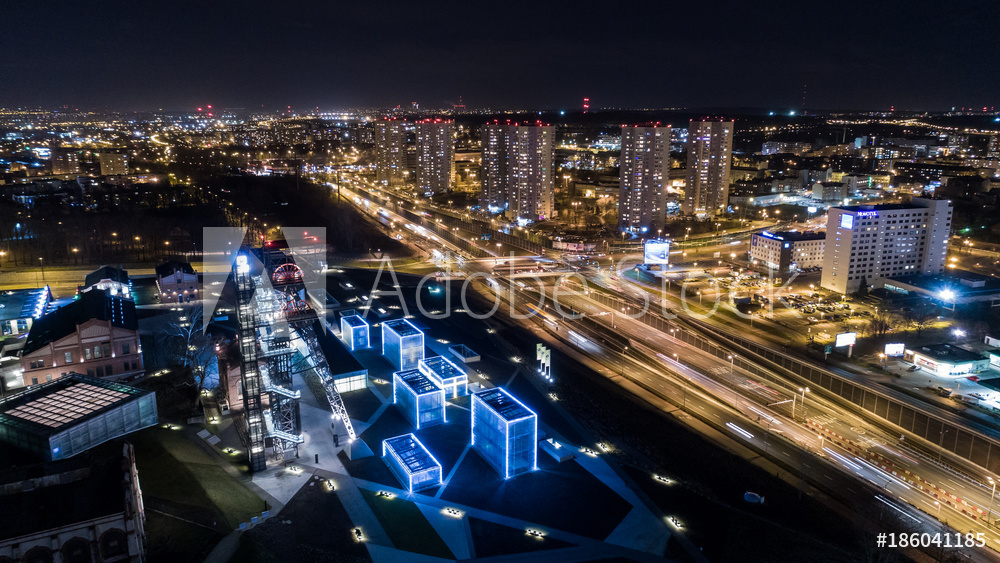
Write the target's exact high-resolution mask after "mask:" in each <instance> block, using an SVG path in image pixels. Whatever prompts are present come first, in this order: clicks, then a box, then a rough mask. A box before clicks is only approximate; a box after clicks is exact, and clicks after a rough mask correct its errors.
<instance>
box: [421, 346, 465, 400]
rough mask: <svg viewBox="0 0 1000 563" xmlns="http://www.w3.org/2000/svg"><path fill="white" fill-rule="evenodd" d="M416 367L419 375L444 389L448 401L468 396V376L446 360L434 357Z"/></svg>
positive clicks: (422, 361)
mask: <svg viewBox="0 0 1000 563" xmlns="http://www.w3.org/2000/svg"><path fill="white" fill-rule="evenodd" d="M418 366H419V369H420V373H422V374H424V375H426V376H427V377H429V378H430V379H431V381H433V382H434V383H436V384H437V386H438V387H440V388H441V389H444V392H445V395H446V396H447V397H448V398H449V399H453V398H455V397H460V396H462V395H466V394H468V392H469V376H468V375H466V374H465V372H464V371H462V369H461V368H459V367H458V366H457V365H455V364H454V363H453V362H452V361H451V360H449V359H448V358H445V357H444V356H434V357H433V358H427V359H423V360H420V362H418Z"/></svg>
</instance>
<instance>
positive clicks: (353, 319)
mask: <svg viewBox="0 0 1000 563" xmlns="http://www.w3.org/2000/svg"><path fill="white" fill-rule="evenodd" d="M341 320H343V321H344V322H345V323H347V324H348V326H351V327H359V326H368V323H366V322H365V320H364V319H362V318H361V317H359V316H358V315H350V316H348V317H341Z"/></svg>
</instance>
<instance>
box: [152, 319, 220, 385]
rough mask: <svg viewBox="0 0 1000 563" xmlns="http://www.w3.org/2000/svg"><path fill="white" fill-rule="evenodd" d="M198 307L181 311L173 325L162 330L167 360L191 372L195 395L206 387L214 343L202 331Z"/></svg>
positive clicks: (214, 351) (212, 338) (213, 355)
mask: <svg viewBox="0 0 1000 563" xmlns="http://www.w3.org/2000/svg"><path fill="white" fill-rule="evenodd" d="M202 326H203V308H202V306H201V305H200V304H197V305H188V306H186V307H183V308H182V309H181V311H180V313H178V316H177V319H176V320H175V321H172V322H170V323H169V324H167V326H166V328H165V329H164V333H165V336H166V338H167V349H168V350H170V353H169V354H168V355H169V359H170V361H175V362H177V363H179V364H181V365H182V366H183V367H184V368H186V369H190V370H191V371H192V375H193V379H194V383H195V385H196V386H197V387H198V391H199V392H201V390H202V389H203V388H204V387H205V378H206V376H207V375H208V368H209V366H210V365H211V363H212V361H213V360H214V359H215V357H216V339H215V338H214V337H213V336H212V335H211V334H209V333H207V332H205V331H204V330H203V329H202Z"/></svg>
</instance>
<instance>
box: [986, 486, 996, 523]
mask: <svg viewBox="0 0 1000 563" xmlns="http://www.w3.org/2000/svg"><path fill="white" fill-rule="evenodd" d="M986 479H987V480H988V481H989V482H990V484H991V485H993V491H992V492H991V493H990V508H989V514H987V516H986V523H987V524H990V523H991V522H992V520H993V497H994V496H996V494H997V482H996V481H994V480H993V477H987V478H986Z"/></svg>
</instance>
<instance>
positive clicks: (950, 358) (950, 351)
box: [915, 344, 984, 363]
mask: <svg viewBox="0 0 1000 563" xmlns="http://www.w3.org/2000/svg"><path fill="white" fill-rule="evenodd" d="M915 351H916V352H918V353H920V354H923V355H925V356H930V357H932V358H934V359H935V360H937V361H939V362H960V363H962V362H975V361H979V360H983V359H984V358H983V357H982V355H980V354H977V353H975V352H970V351H968V350H964V349H962V348H959V347H957V346H952V345H951V344H929V345H927V346H921V347H920V348H919V349H916V350H915Z"/></svg>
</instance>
